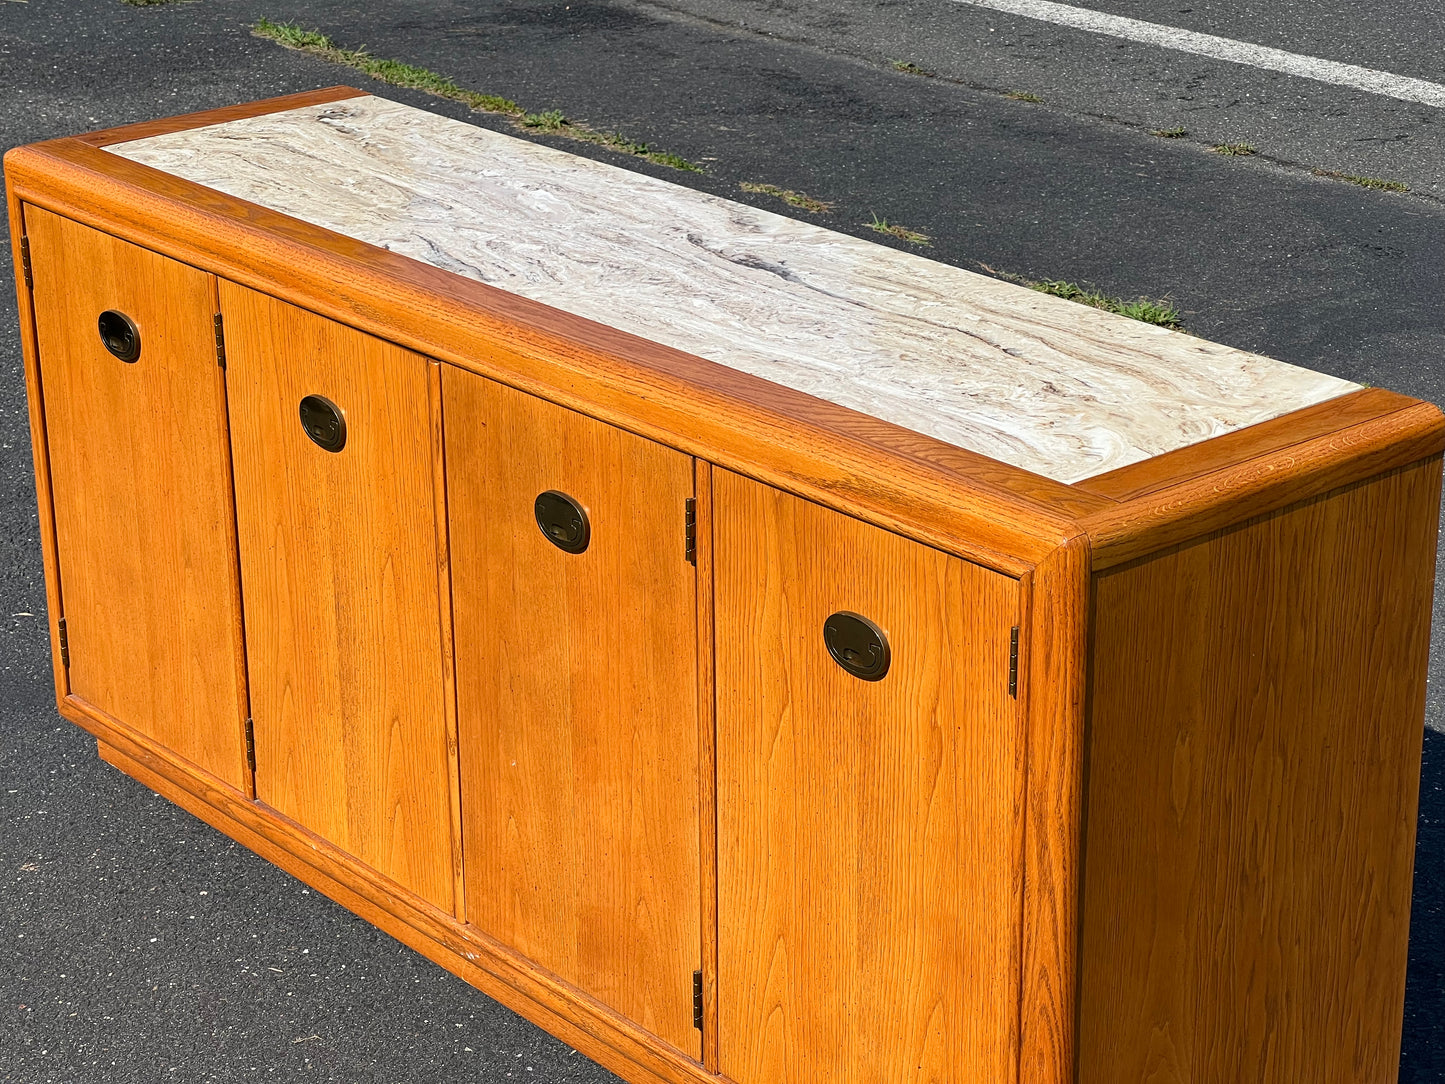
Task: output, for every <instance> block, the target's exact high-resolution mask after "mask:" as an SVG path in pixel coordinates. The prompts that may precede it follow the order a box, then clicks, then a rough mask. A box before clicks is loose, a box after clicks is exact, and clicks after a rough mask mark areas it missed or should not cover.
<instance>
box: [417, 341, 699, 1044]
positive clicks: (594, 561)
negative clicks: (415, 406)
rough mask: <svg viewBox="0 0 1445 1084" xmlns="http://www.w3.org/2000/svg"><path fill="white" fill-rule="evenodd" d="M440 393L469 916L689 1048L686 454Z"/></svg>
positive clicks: (492, 394) (453, 375)
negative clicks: (541, 509)
mask: <svg viewBox="0 0 1445 1084" xmlns="http://www.w3.org/2000/svg"><path fill="white" fill-rule="evenodd" d="M442 393H443V402H444V405H445V410H446V444H447V475H448V477H447V484H448V498H449V500H448V507H449V515H450V523H451V544H452V569H453V584H454V586H453V598H454V607H455V615H456V643H457V702H458V715H457V718H458V734H459V740H460V746H461V770H462V801H463V809H462V823H463V839H464V840H465V848H466V888H467V917H468V919H469V920H470V921H471V922H473V923H474V924H475V925H476V926H477V927H478V928H480V929H481V930H483V931H484V932H486V933H487V934H490V935H491V936H493V937H495V938H497V939H498V940H499V941H501V942H503V943H504V944H506V945H509V946H511V947H512V948H514V949H516V950H517V951H518V952H520V953H521V954H522V955H524V956H526V957H528V958H529V959H531V960H534V961H535V962H536V963H538V964H540V965H541V966H542V967H544V968H546V969H548V970H549V971H551V972H552V973H553V974H555V975H557V976H558V977H559V978H561V979H563V980H564V981H566V982H569V983H571V984H573V985H574V986H576V987H579V988H580V989H582V990H584V991H586V992H587V993H588V994H590V995H592V996H593V997H595V998H596V999H597V1000H599V1001H601V1002H602V1003H603V1004H605V1005H607V1006H608V1007H609V1008H612V1009H614V1010H615V1011H617V1012H619V1013H621V1014H622V1015H624V1016H625V1017H627V1018H628V1019H629V1020H632V1021H634V1022H636V1023H637V1024H640V1025H641V1026H642V1027H644V1028H646V1029H647V1030H648V1031H650V1032H652V1033H653V1034H655V1035H658V1036H660V1037H661V1038H663V1039H665V1040H666V1041H667V1042H669V1043H671V1044H672V1045H674V1046H675V1047H677V1048H678V1049H679V1050H682V1051H684V1052H686V1053H687V1054H688V1055H689V1056H690V1057H693V1058H697V1057H698V1055H699V1054H700V1047H699V1043H698V1038H699V1037H698V1033H697V1031H696V1029H694V1027H693V972H694V971H696V970H697V969H698V967H699V966H700V953H699V924H700V909H701V903H700V900H699V894H700V891H701V889H700V878H701V872H700V861H701V859H700V848H699V844H698V793H699V788H698V724H697V659H696V652H695V647H694V645H695V644H696V641H697V633H696V627H697V626H696V601H695V594H696V574H695V570H694V568H693V566H692V565H691V564H689V563H688V560H687V555H686V547H685V537H686V535H685V530H684V524H685V519H684V517H685V513H686V501H687V499H688V498H689V497H691V496H692V494H693V461H692V459H691V458H690V457H688V456H685V455H683V454H681V453H680V452H676V451H673V450H672V449H670V448H666V447H663V446H662V445H660V444H656V443H653V442H652V441H648V440H644V439H643V438H641V437H638V436H635V435H633V434H631V433H627V432H624V431H623V430H621V429H617V428H614V427H613V426H610V425H606V424H604V423H602V422H599V421H596V420H594V419H592V418H588V417H584V416H583V415H580V414H577V413H575V412H573V411H570V410H566V409H564V408H563V407H559V406H556V405H555V404H552V403H548V402H546V401H544V400H542V399H538V398H536V397H535V396H531V395H527V394H524V393H523V392H519V391H516V390H515V389H512V388H508V387H505V386H503V385H501V384H498V383H496V382H494V381H491V380H487V379H485V378H484V377H480V376H476V375H474V374H472V373H467V372H463V371H462V370H460V369H455V368H452V367H450V366H448V367H446V368H445V369H444V370H443V376H442ZM549 490H558V491H561V492H562V493H565V494H566V495H567V496H569V497H571V498H573V499H575V500H576V501H577V502H578V503H579V504H580V505H581V506H582V507H583V509H585V512H586V515H587V518H588V521H589V523H590V528H591V535H590V541H589V542H588V544H587V546H586V548H585V549H584V550H583V551H582V552H579V553H571V552H566V551H564V550H563V549H561V548H559V547H558V546H556V545H553V543H552V542H551V540H550V539H549V537H548V536H546V535H544V534H543V533H542V531H541V529H540V528H539V527H538V522H537V518H536V511H535V501H536V499H537V497H538V495H539V494H542V493H545V492H547V491H549Z"/></svg>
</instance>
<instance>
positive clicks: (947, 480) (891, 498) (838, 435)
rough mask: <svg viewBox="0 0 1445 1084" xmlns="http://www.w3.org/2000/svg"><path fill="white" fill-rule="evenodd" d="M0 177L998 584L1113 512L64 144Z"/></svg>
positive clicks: (851, 415) (759, 383) (1070, 492)
mask: <svg viewBox="0 0 1445 1084" xmlns="http://www.w3.org/2000/svg"><path fill="white" fill-rule="evenodd" d="M5 162H6V176H7V182H8V183H9V184H10V185H12V186H14V187H15V188H17V190H19V191H20V192H21V193H22V194H23V195H25V196H26V197H27V198H29V199H32V200H35V201H37V202H40V203H41V204H43V205H47V206H56V207H63V208H64V209H65V211H66V213H67V214H70V215H72V216H74V217H77V218H79V219H81V220H86V221H92V222H94V223H96V224H98V225H102V226H104V228H106V229H108V230H111V231H112V232H115V233H116V234H117V235H118V236H132V235H134V236H138V237H147V238H153V239H154V243H156V244H160V245H163V246H165V250H166V251H168V252H172V253H173V254H175V255H177V256H179V257H182V258H184V259H187V260H189V261H191V262H193V263H196V264H197V265H198V266H203V267H206V268H209V269H213V270H216V271H217V272H218V273H220V274H221V275H222V277H225V278H228V279H230V280H232V281H236V282H239V283H242V284H245V285H249V286H252V287H254V288H257V289H263V290H270V291H273V292H279V293H280V294H281V296H283V297H287V298H291V299H295V300H303V299H304V303H305V304H306V305H307V306H308V307H310V308H312V309H313V310H315V311H317V312H318V313H321V314H322V315H326V316H330V317H332V318H333V319H338V320H341V321H343V322H346V323H349V324H352V325H353V326H356V327H359V328H361V329H363V330H367V331H370V332H372V333H375V334H380V335H384V336H386V337H387V338H389V339H391V340H392V341H395V342H397V343H399V344H401V345H403V346H407V347H409V348H411V349H415V350H418V351H421V352H423V353H427V354H430V355H431V356H433V357H436V358H439V359H441V360H444V361H450V362H452V363H454V364H456V365H459V366H461V367H464V368H469V369H471V370H472V371H475V372H478V373H480V374H482V375H487V376H492V377H495V378H497V379H500V380H502V381H503V382H504V383H507V384H510V385H512V386H514V387H518V388H520V389H522V390H525V391H529V392H533V393H536V394H540V395H542V396H544V397H546V398H549V399H552V400H553V401H556V402H558V403H559V404H561V405H564V406H568V407H570V408H573V409H581V410H585V411H586V412H587V413H589V414H592V415H593V416H595V417H598V418H600V419H602V420H604V421H608V422H611V423H613V424H617V425H620V426H622V427H623V428H626V429H629V430H631V431H633V432H636V433H638V434H640V435H642V436H646V437H648V438H649V439H654V440H658V441H660V442H662V443H666V444H668V445H670V446H672V447H675V448H678V449H679V450H682V451H684V452H687V453H689V454H692V455H696V456H699V457H702V458H706V459H709V460H710V461H712V462H715V463H718V464H720V465H723V466H727V467H730V468H732V469H735V470H738V471H741V472H743V473H747V474H749V475H750V476H752V477H756V478H759V479H760V480H763V481H767V482H770V483H773V484H778V485H781V486H783V487H785V488H788V489H790V490H792V491H794V492H798V493H800V494H802V495H804V496H809V497H813V498H817V499H820V500H824V501H826V502H828V503H830V504H833V505H834V506H836V507H839V508H842V509H844V510H846V511H848V512H850V513H852V514H855V515H858V516H860V517H861V518H864V519H866V520H868V521H870V522H873V523H875V524H877V525H880V526H883V527H885V528H888V529H890V530H894V531H897V532H900V533H903V534H905V535H907V536H909V537H913V538H916V539H919V540H921V541H924V542H927V543H929V544H932V545H936V546H939V547H940V548H943V549H946V550H948V551H949V552H953V553H957V554H960V555H963V556H966V557H968V558H970V559H972V560H975V561H977V562H979V563H982V564H984V565H986V566H987V567H990V568H995V569H998V570H1001V571H1005V572H1008V573H1011V574H1015V575H1017V574H1021V573H1022V572H1023V571H1026V570H1027V569H1028V568H1030V567H1032V566H1033V565H1034V564H1035V563H1037V561H1039V560H1041V559H1042V558H1043V557H1044V556H1045V555H1046V554H1047V553H1049V552H1050V551H1051V550H1052V549H1053V548H1054V547H1055V546H1057V545H1058V544H1059V542H1060V541H1062V540H1063V539H1064V538H1066V537H1068V536H1069V534H1070V533H1071V531H1070V529H1069V527H1068V524H1069V523H1070V522H1071V520H1072V517H1074V516H1077V515H1082V514H1084V513H1086V512H1089V511H1092V510H1098V509H1101V508H1105V507H1107V506H1109V505H1111V504H1112V502H1110V501H1109V500H1108V499H1107V498H1101V497H1098V496H1095V495H1092V494H1088V493H1084V492H1083V491H1081V490H1078V489H1075V488H1073V487H1070V486H1065V485H1062V484H1060V483H1057V482H1053V481H1051V480H1049V479H1046V478H1043V477H1041V476H1039V475H1035V474H1031V473H1030V472H1028V471H1022V470H1019V469H1017V468H1014V467H1009V466H1006V465H1005V464H1001V463H998V462H997V461H995V460H992V459H989V458H988V457H986V456H982V455H978V454H976V453H971V452H967V451H964V450H962V449H959V448H955V447H952V446H950V445H946V444H943V443H942V442H940V441H937V440H933V439H931V438H928V437H925V436H922V435H920V434H917V433H911V432H909V431H907V430H904V429H900V428H898V427H897V426H892V425H889V424H887V423H884V422H880V421H878V420H877V419H873V418H870V417H868V416H867V415H864V414H861V413H858V412H856V411H851V410H847V409H845V408H843V407H838V406H836V405H834V404H831V403H826V402H824V401H823V400H820V399H816V398H814V397H812V396H809V395H806V394H803V393H801V392H796V391H791V390H789V389H786V388H783V387H781V386H779V385H776V384H772V383H770V382H768V381H765V380H760V379H758V378H756V377H752V376H749V375H747V374H744V373H740V372H738V371H736V370H733V369H729V368H727V367H726V366H721V365H716V364H713V363H711V362H707V361H704V360H702V359H700V358H696V357H693V356H692V355H689V354H684V353H682V352H681V351H677V350H670V349H668V348H665V347H662V346H659V345H657V344H655V343H650V342H647V341H646V340H643V339H639V338H637V337H635V336H630V335H626V334H624V333H622V332H618V331H615V330H613V329H610V328H606V327H603V326H602V325H600V324H596V323H593V322H591V321H588V320H583V319H581V318H579V317H575V316H571V315H568V314H566V313H563V312H560V311H558V310H555V309H551V308H548V307H547V306H545V305H539V304H537V303H535V302H530V301H527V300H525V299H523V298H519V297H516V296H514V295H511V294H508V293H505V292H504V291H501V290H497V289H493V288H491V287H487V286H485V285H483V284H481V283H477V282H473V281H471V280H467V279H462V278H460V277H459V276H456V275H452V274H450V273H449V272H445V271H442V270H439V269H437V268H434V267H431V266H429V265H426V264H422V263H419V262H417V261H414V260H411V259H408V258H407V257H404V256H399V255H396V254H394V253H389V252H385V251H383V250H381V249H376V248H372V247H370V246H368V245H365V244H362V243H360V242H357V241H352V240H350V239H347V238H345V237H342V236H340V235H338V234H333V233H330V232H328V231H326V230H322V229H319V228H317V227H315V226H311V225H308V224H306V223H303V222H299V221H296V220H294V219H290V218H287V217H286V216H284V215H279V214H276V213H274V212H270V211H266V210H265V209H263V208H260V207H257V206H255V205H252V204H248V203H244V202H243V201H239V200H235V199H232V198H230V197H227V196H224V195H222V194H220V193H217V192H215V191H214V190H211V189H207V188H203V187H201V186H199V185H195V184H191V183H190V182H186V181H183V180H180V179H179V178H176V177H173V176H171V175H169V174H166V173H162V172H160V171H158V170H153V169H150V168H149V167H145V166H141V165H138V164H136V163H133V162H129V161H127V160H125V159H121V158H118V157H117V156H115V155H111V154H107V153H106V152H104V151H102V150H98V149H96V148H94V147H90V146H87V145H84V144H81V143H78V142H75V141H73V140H72V141H63V140H62V141H55V142H52V143H48V144H44V145H39V144H37V145H33V146H30V147H25V148H17V149H15V150H12V151H10V152H9V153H8V154H7V155H6V158H5Z"/></svg>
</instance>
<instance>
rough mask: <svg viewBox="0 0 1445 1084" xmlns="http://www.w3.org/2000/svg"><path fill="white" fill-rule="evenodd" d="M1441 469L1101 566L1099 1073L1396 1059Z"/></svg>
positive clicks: (1095, 802) (1335, 1072)
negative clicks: (1128, 561) (1115, 565)
mask: <svg viewBox="0 0 1445 1084" xmlns="http://www.w3.org/2000/svg"><path fill="white" fill-rule="evenodd" d="M1440 478H1441V474H1440V461H1439V460H1438V459H1434V460H1431V461H1429V462H1426V463H1421V464H1417V465H1415V466H1411V467H1407V468H1403V469H1399V470H1395V471H1393V472H1390V473H1388V474H1386V475H1383V476H1381V477H1379V478H1376V479H1374V480H1372V481H1369V482H1366V483H1361V484H1357V485H1355V486H1352V487H1349V488H1346V489H1343V490H1340V491H1337V492H1335V493H1331V494H1329V495H1325V496H1320V497H1317V498H1314V499H1312V500H1308V501H1305V502H1302V503H1300V504H1297V505H1294V506H1292V507H1290V508H1289V509H1286V510H1282V511H1279V512H1276V513H1274V514H1272V515H1270V516H1267V517H1264V518H1262V519H1259V520H1256V521H1253V522H1251V523H1249V524H1248V525H1245V526H1242V527H1239V528H1236V529H1234V530H1230V531H1226V532H1223V533H1221V534H1218V535H1215V536H1212V537H1210V538H1207V539H1204V540H1200V541H1197V542H1194V543H1192V544H1190V545H1187V546H1182V547H1180V548H1178V549H1176V550H1174V551H1172V552H1170V553H1167V554H1164V555H1161V556H1158V557H1156V558H1153V559H1149V560H1146V561H1142V562H1137V563H1134V564H1131V565H1128V566H1125V567H1121V568H1118V569H1114V570H1112V571H1110V572H1108V573H1106V574H1104V575H1102V576H1100V577H1098V579H1097V583H1096V587H1095V599H1096V606H1097V610H1096V615H1097V616H1096V620H1095V629H1094V663H1093V673H1092V680H1091V690H1092V692H1091V704H1090V711H1089V749H1088V779H1087V792H1086V793H1087V799H1086V807H1085V820H1086V836H1085V855H1086V862H1085V867H1084V881H1083V909H1082V936H1081V945H1080V987H1079V1051H1080V1052H1079V1081H1080V1084H1094V1082H1098V1084H1105V1082H1107V1084H1132V1082H1140V1084H1143V1082H1146V1081H1147V1082H1149V1084H1212V1082H1215V1081H1221V1080H1249V1081H1259V1082H1261V1084H1287V1082H1295V1081H1304V1080H1309V1081H1324V1082H1335V1081H1339V1082H1342V1084H1343V1082H1350V1084H1384V1082H1386V1081H1394V1080H1395V1079H1396V1076H1397V1074H1398V1071H1399V1043H1400V1025H1401V1013H1402V1008H1403V998H1404V979H1405V958H1406V944H1407V940H1408V932H1409V917H1410V882H1411V870H1412V864H1413V857H1414V838H1415V814H1416V795H1417V789H1418V779H1419V768H1420V744H1421V735H1422V726H1421V721H1422V715H1423V711H1424V695H1425V674H1426V656H1427V651H1428V646H1429V636H1430V599H1431V589H1432V585H1433V580H1434V564H1435V536H1436V527H1437V522H1438V520H1437V516H1438V509H1439V495H1440Z"/></svg>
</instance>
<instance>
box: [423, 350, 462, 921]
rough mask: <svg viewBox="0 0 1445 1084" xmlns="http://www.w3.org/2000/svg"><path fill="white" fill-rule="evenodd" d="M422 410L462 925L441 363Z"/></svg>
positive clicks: (457, 909) (430, 378)
mask: <svg viewBox="0 0 1445 1084" xmlns="http://www.w3.org/2000/svg"><path fill="white" fill-rule="evenodd" d="M426 392H427V408H428V415H429V417H428V421H429V422H430V423H431V425H430V430H429V433H428V439H429V441H430V443H431V462H432V495H433V498H434V510H433V512H432V515H433V517H434V519H433V523H434V525H435V528H436V546H437V550H436V552H437V601H438V615H437V616H438V618H439V619H440V622H439V631H440V634H441V656H442V710H443V711H444V712H445V713H446V740H447V790H448V792H449V795H450V798H451V820H452V854H451V860H452V891H453V892H454V894H455V895H454V901H455V902H454V905H453V907H452V913H453V914H455V915H456V916H457V918H458V919H460V920H461V921H463V922H465V921H466V918H467V906H466V898H467V892H466V876H465V873H464V870H465V866H464V856H463V854H462V769H461V751H460V750H461V746H460V742H459V741H458V738H457V666H456V636H455V629H454V626H453V621H452V558H451V552H452V551H451V534H450V531H449V529H448V526H447V519H448V516H447V470H446V427H445V418H444V417H443V412H442V366H441V362H438V361H428V362H427V381H426Z"/></svg>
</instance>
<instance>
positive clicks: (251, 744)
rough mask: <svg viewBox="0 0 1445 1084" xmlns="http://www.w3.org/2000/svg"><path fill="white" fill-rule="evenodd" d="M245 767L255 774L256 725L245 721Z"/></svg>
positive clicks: (248, 720)
mask: <svg viewBox="0 0 1445 1084" xmlns="http://www.w3.org/2000/svg"><path fill="white" fill-rule="evenodd" d="M246 767H248V768H250V769H251V774H252V775H255V774H256V724H255V723H253V722H252V721H251V720H250V719H247V720H246Z"/></svg>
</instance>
